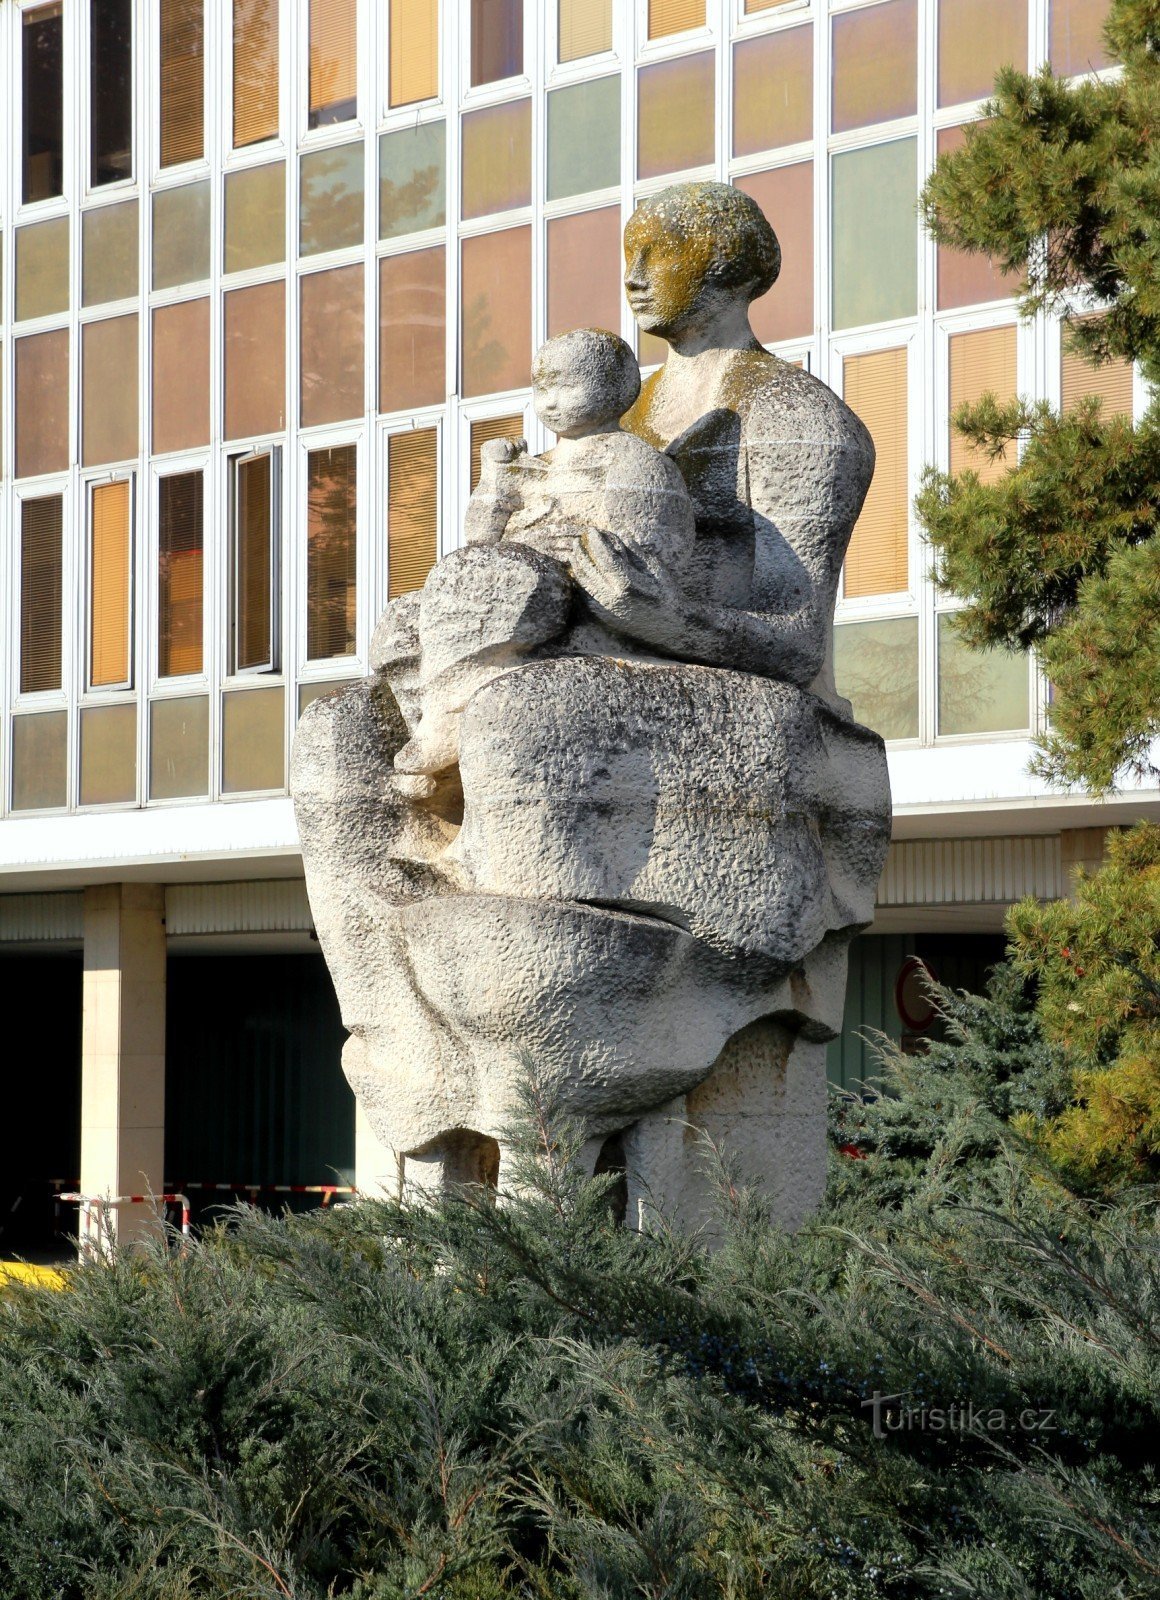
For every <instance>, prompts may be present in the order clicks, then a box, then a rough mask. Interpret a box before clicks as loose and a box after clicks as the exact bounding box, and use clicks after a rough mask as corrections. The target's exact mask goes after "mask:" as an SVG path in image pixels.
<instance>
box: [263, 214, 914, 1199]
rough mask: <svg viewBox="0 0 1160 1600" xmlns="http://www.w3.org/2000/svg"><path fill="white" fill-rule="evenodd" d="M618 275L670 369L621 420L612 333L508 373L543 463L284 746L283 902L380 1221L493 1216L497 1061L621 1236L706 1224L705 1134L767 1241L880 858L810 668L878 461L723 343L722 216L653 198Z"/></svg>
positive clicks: (878, 839) (754, 284)
mask: <svg viewBox="0 0 1160 1600" xmlns="http://www.w3.org/2000/svg"><path fill="white" fill-rule="evenodd" d="M624 251H625V262H626V272H625V279H624V282H625V288H626V292H627V295H628V301H629V305H630V307H631V309H632V312H633V315H634V316H635V318H636V320H637V323H638V324H639V326H640V327H641V328H642V329H644V330H645V331H647V332H649V333H652V334H655V335H657V336H659V337H660V338H662V339H663V340H665V341H666V342H667V343H668V345H669V354H668V358H667V360H666V362H665V364H664V365H663V366H662V367H661V368H660V369H659V370H658V371H657V372H656V373H654V374H653V375H652V376H651V377H650V378H649V379H648V380H647V382H646V383H645V384H644V385H643V387H642V385H641V381H640V373H639V369H638V367H637V364H636V360H635V358H634V357H633V355H632V352H631V351H630V349H629V348H628V346H627V345H626V344H625V343H624V342H623V341H622V340H621V339H619V338H618V337H616V336H615V335H614V334H611V333H607V332H604V331H602V330H597V329H580V330H577V331H575V332H573V333H569V334H565V335H563V336H562V337H560V338H557V339H553V340H552V341H550V342H549V343H548V344H547V345H545V346H544V347H543V349H542V350H541V351H540V353H539V355H538V356H537V358H536V361H535V365H534V369H533V396H534V403H535V407H536V411H537V414H538V416H539V417H540V420H541V421H542V422H543V423H544V425H545V426H546V428H548V429H549V430H550V431H551V432H553V433H555V434H556V435H557V440H558V442H557V444H556V446H555V448H554V449H553V450H551V451H548V452H546V453H545V454H543V455H540V456H533V455H530V454H529V453H528V451H527V448H526V446H525V445H524V443H523V441H514V442H512V441H506V440H496V441H492V442H491V443H489V444H487V445H485V446H484V449H483V453H482V461H481V474H480V480H479V484H478V487H477V488H476V489H475V491H474V492H473V494H472V497H471V500H470V503H469V506H468V509H467V514H466V517H465V521H464V528H463V535H464V542H463V544H462V547H461V548H458V549H455V550H452V551H451V553H450V554H448V555H446V556H444V558H443V559H442V560H441V561H439V562H438V563H437V564H436V566H435V567H434V568H433V569H432V571H431V573H430V575H429V576H428V578H427V581H426V583H425V584H424V586H423V588H422V590H420V591H416V592H415V593H412V594H408V595H404V596H401V597H400V598H398V599H396V600H394V601H392V602H391V604H390V605H389V606H388V607H387V610H386V612H385V613H384V614H383V617H382V619H381V621H380V622H379V625H378V627H377V628H376V630H375V635H374V639H373V641H372V649H371V659H372V666H373V668H374V676H373V678H372V679H370V680H367V681H365V682H361V683H358V684H355V685H352V686H351V687H349V688H347V689H346V690H344V691H342V692H341V693H339V694H336V695H332V696H329V697H327V698H325V699H321V700H318V701H315V702H314V704H313V705H311V706H310V707H309V708H308V709H307V711H306V712H305V714H304V715H303V718H302V720H301V722H300V723H299V726H298V732H297V736H296V739H295V744H294V753H293V760H292V767H291V789H292V793H293V796H294V804H295V811H296V815H297V820H298V829H299V835H300V839H301V844H302V852H303V858H304V861H305V866H306V879H307V887H308V890H309V894H310V901H311V906H312V909H313V914H314V920H315V926H316V928H317V932H318V936H319V939H320V941H321V944H322V948H323V951H324V953H325V955H326V959H327V962H328V964H329V966H330V971H331V974H332V976H333V979H334V983H335V988H336V990H337V993H338V997H339V1001H340V1004H341V1007H342V1016H343V1022H344V1024H345V1026H346V1027H347V1029H348V1030H349V1033H350V1038H349V1039H348V1041H347V1044H346V1046H345V1049H344V1053H343V1067H344V1070H345V1072H346V1075H347V1077H348V1079H349V1081H350V1083H351V1085H352V1087H353V1088H354V1091H355V1094H356V1095H357V1097H358V1099H359V1102H360V1104H361V1106H362V1109H363V1111H364V1113H365V1115H366V1118H367V1119H368V1121H369V1124H370V1126H371V1128H372V1129H373V1131H374V1133H375V1134H376V1135H377V1138H378V1140H379V1141H380V1144H381V1145H382V1146H384V1147H386V1150H387V1151H389V1152H391V1156H390V1166H391V1171H390V1172H389V1173H384V1174H382V1180H383V1181H384V1182H385V1183H386V1184H387V1186H388V1187H390V1188H392V1189H395V1188H400V1189H402V1190H404V1191H405V1190H407V1189H409V1188H412V1187H414V1188H415V1189H416V1190H419V1191H427V1192H429V1191H430V1190H431V1189H433V1188H438V1187H439V1186H441V1185H446V1184H448V1183H454V1182H459V1181H467V1180H472V1181H490V1182H493V1183H498V1184H499V1186H500V1187H501V1188H502V1187H503V1185H504V1168H505V1160H506V1154H507V1152H506V1150H505V1146H504V1139H505V1133H506V1130H508V1129H509V1128H510V1127H511V1125H512V1116H513V1109H514V1106H515V1104H516V1100H517V1091H518V1086H519V1084H520V1082H521V1079H522V1078H524V1077H525V1076H526V1074H527V1071H528V1063H529V1062H531V1063H534V1064H535V1068H536V1071H537V1074H538V1075H539V1076H540V1077H541V1078H542V1079H546V1080H548V1081H550V1082H551V1083H552V1085H553V1086H554V1092H555V1094H556V1096H557V1097H558V1099H559V1101H560V1103H561V1104H562V1105H563V1106H564V1107H565V1108H566V1109H567V1111H568V1112H569V1113H571V1115H572V1116H573V1117H574V1118H575V1119H576V1120H577V1121H578V1122H579V1123H580V1125H581V1127H582V1130H583V1134H584V1137H585V1139H586V1143H585V1144H584V1147H583V1150H582V1152H581V1158H580V1159H581V1161H582V1162H583V1163H584V1164H585V1165H586V1166H587V1169H588V1170H589V1171H592V1170H596V1169H598V1168H600V1169H605V1168H607V1167H608V1166H610V1165H617V1166H622V1167H623V1169H624V1172H625V1184H626V1189H627V1207H628V1218H629V1221H630V1222H631V1223H632V1225H634V1226H638V1227H639V1226H645V1225H647V1221H648V1217H649V1214H650V1212H651V1211H655V1212H657V1213H659V1214H662V1215H665V1216H667V1217H669V1218H670V1219H672V1220H674V1221H676V1222H678V1223H680V1224H683V1225H696V1224H698V1223H700V1222H702V1221H703V1220H705V1219H706V1218H707V1216H708V1214H709V1205H710V1201H709V1195H708V1187H707V1186H708V1180H707V1178H706V1176H705V1173H704V1163H703V1159H702V1138H701V1136H703V1135H708V1136H709V1137H710V1138H711V1139H712V1140H713V1141H714V1143H715V1144H716V1145H718V1146H719V1147H720V1148H723V1149H724V1150H725V1151H726V1152H727V1153H728V1154H730V1155H731V1156H732V1158H733V1159H734V1161H735V1163H736V1166H737V1168H738V1170H739V1174H740V1176H741V1178H742V1179H743V1180H744V1181H746V1182H748V1183H750V1184H752V1185H754V1186H755V1187H757V1188H759V1189H760V1190H761V1191H762V1192H763V1193H764V1195H765V1196H766V1199H767V1201H768V1204H769V1206H770V1208H771V1211H772V1213H773V1215H774V1216H775V1217H776V1218H778V1219H779V1220H780V1221H782V1222H783V1223H785V1224H786V1225H790V1226H792V1225H794V1224H795V1223H797V1222H798V1221H800V1220H801V1218H802V1217H803V1216H804V1215H806V1214H807V1213H808V1212H809V1211H810V1210H811V1209H812V1208H813V1206H815V1205H816V1204H817V1202H818V1200H819V1199H820V1197H821V1191H822V1186H823V1182H824V1173H825V1094H826V1087H825V1055H826V1043H827V1041H828V1040H830V1039H832V1038H833V1037H835V1035H836V1033H837V1032H838V1031H839V1030H840V1028H841V1023H842V1013H843V1005H844V998H845V988H846V967H847V954H848V948H849V943H850V940H851V938H852V937H853V936H854V934H856V933H857V932H858V931H859V930H860V929H862V928H863V927H865V926H866V925H867V924H868V923H869V922H870V921H871V919H872V917H873V907H874V891H875V888H876V885H877V882H878V878H879V875H880V873H881V870H882V865H883V862H884V859H885V854H886V849H887V844H888V840H889V832H890V790H889V782H888V777H887V770H886V759H885V751H884V748H883V744H882V741H881V739H879V738H878V736H877V735H876V734H874V733H872V732H870V731H869V730H868V729H866V728H863V727H860V726H859V725H858V724H857V723H856V722H854V720H853V718H852V716H851V711H850V707H849V705H848V703H847V702H846V701H844V700H842V699H841V698H840V697H839V696H838V694H837V692H836V690H835V688H834V684H833V677H832V669H831V664H830V661H831V650H830V642H831V636H832V628H833V617H834V602H835V597H836V594H837V586H838V580H839V574H840V572H841V566H842V561H843V558H844V556H845V552H846V546H847V545H848V543H849V540H850V535H851V532H852V530H853V527H854V523H855V521H856V519H857V517H858V514H859V512H860V510H861V507H862V502H863V500H864V499H865V496H866V491H867V489H868V488H869V485H870V480H871V476H872V474H873V470H874V448H873V445H872V443H871V441H870V437H869V434H868V433H867V431H866V429H865V428H864V427H863V425H862V424H861V422H859V420H858V418H857V417H856V416H854V414H853V413H852V412H851V411H850V410H849V409H848V407H846V406H845V405H844V404H843V403H842V401H841V400H839V399H838V397H837V396H836V395H835V394H834V393H833V392H832V391H831V390H830V389H828V388H827V387H826V386H825V385H824V384H822V383H820V382H819V381H818V380H817V379H816V378H814V377H812V376H811V375H810V374H809V373H807V372H804V371H802V370H800V369H799V368H797V367H795V366H792V365H790V364H789V363H787V362H784V361H782V360H779V359H778V358H777V357H776V356H773V355H770V354H769V353H768V352H767V351H766V350H764V349H763V348H762V346H761V345H760V344H759V343H758V341H757V339H756V338H755V337H754V335H753V332H752V330H751V328H750V324H749V306H750V303H751V302H752V301H753V300H754V299H756V298H757V297H758V296H760V295H763V294H765V293H766V292H767V291H768V290H769V289H770V287H771V286H772V285H773V283H774V281H775V280H776V278H777V275H778V272H779V270H780V265H781V252H780V248H779V246H778V242H777V238H776V236H775V234H774V231H773V229H772V227H771V226H770V224H769V222H768V221H767V220H766V218H765V217H764V215H763V214H762V212H761V210H760V209H759V207H758V206H757V204H756V203H755V201H753V200H752V199H751V198H750V197H749V196H747V195H745V194H743V193H742V192H741V191H740V190H738V189H734V188H731V187H730V186H728V185H725V184H718V183H694V184H682V185H678V186H675V187H673V188H670V189H666V190H664V191H663V192H662V193H660V194H658V195H656V196H655V197H653V198H651V199H649V200H647V201H646V202H644V203H643V204H642V205H641V206H640V207H639V208H638V209H637V211H636V212H635V213H634V215H633V216H632V218H631V220H630V221H629V224H628V227H627V228H626V230H625V237H624ZM384 1164H386V1162H384Z"/></svg>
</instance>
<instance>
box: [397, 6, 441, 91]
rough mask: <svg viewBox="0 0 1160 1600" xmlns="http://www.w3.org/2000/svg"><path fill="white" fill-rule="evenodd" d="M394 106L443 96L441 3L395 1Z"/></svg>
mask: <svg viewBox="0 0 1160 1600" xmlns="http://www.w3.org/2000/svg"><path fill="white" fill-rule="evenodd" d="M390 38H391V82H390V97H391V105H392V106H409V105H414V103H415V102H416V100H431V99H433V98H434V97H435V95H437V94H438V93H439V0H391V10H390Z"/></svg>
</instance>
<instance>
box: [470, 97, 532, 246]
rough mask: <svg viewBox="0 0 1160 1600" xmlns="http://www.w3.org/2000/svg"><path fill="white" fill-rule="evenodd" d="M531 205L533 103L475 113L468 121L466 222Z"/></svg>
mask: <svg viewBox="0 0 1160 1600" xmlns="http://www.w3.org/2000/svg"><path fill="white" fill-rule="evenodd" d="M531 203H532V102H531V101H530V100H513V101H509V102H508V104H507V105H502V106H488V107H486V109H484V110H483V111H471V112H468V114H467V115H466V116H465V117H464V118H463V206H462V214H463V216H464V218H465V219H466V218H469V217H488V216H491V215H492V213H493V212H497V211H515V210H517V209H518V208H519V207H520V206H530V205H531Z"/></svg>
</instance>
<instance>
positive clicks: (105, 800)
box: [80, 702, 137, 806]
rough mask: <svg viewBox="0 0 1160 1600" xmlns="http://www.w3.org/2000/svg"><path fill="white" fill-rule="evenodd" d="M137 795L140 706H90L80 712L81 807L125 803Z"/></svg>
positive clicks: (131, 704)
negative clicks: (138, 707) (138, 713)
mask: <svg viewBox="0 0 1160 1600" xmlns="http://www.w3.org/2000/svg"><path fill="white" fill-rule="evenodd" d="M136 798H137V707H136V705H135V704H133V703H132V702H130V703H129V704H127V705H119V706H90V707H89V708H88V709H86V710H84V711H82V712H81V790H80V803H81V805H82V806H114V805H124V804H125V803H126V802H128V801H132V800H135V799H136Z"/></svg>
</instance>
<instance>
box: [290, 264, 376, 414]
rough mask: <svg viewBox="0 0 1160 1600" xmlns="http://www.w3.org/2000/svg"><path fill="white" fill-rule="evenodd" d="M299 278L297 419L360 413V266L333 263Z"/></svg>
mask: <svg viewBox="0 0 1160 1600" xmlns="http://www.w3.org/2000/svg"><path fill="white" fill-rule="evenodd" d="M300 281H301V289H300V293H301V297H302V316H301V321H300V328H301V344H300V348H299V362H300V374H301V387H300V390H299V395H300V401H301V414H300V419H299V420H300V422H301V425H302V427H304V428H313V427H317V426H318V425H319V424H320V423H324V422H343V421H345V420H346V419H347V418H348V417H358V416H361V415H362V413H363V411H364V410H365V409H366V402H365V399H364V386H365V367H366V358H365V356H364V353H363V340H364V327H363V284H364V281H365V275H364V272H363V269H362V267H361V266H357V267H336V268H335V269H334V270H333V271H331V272H311V273H308V274H306V275H304V276H303V278H302V279H301V280H300Z"/></svg>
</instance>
